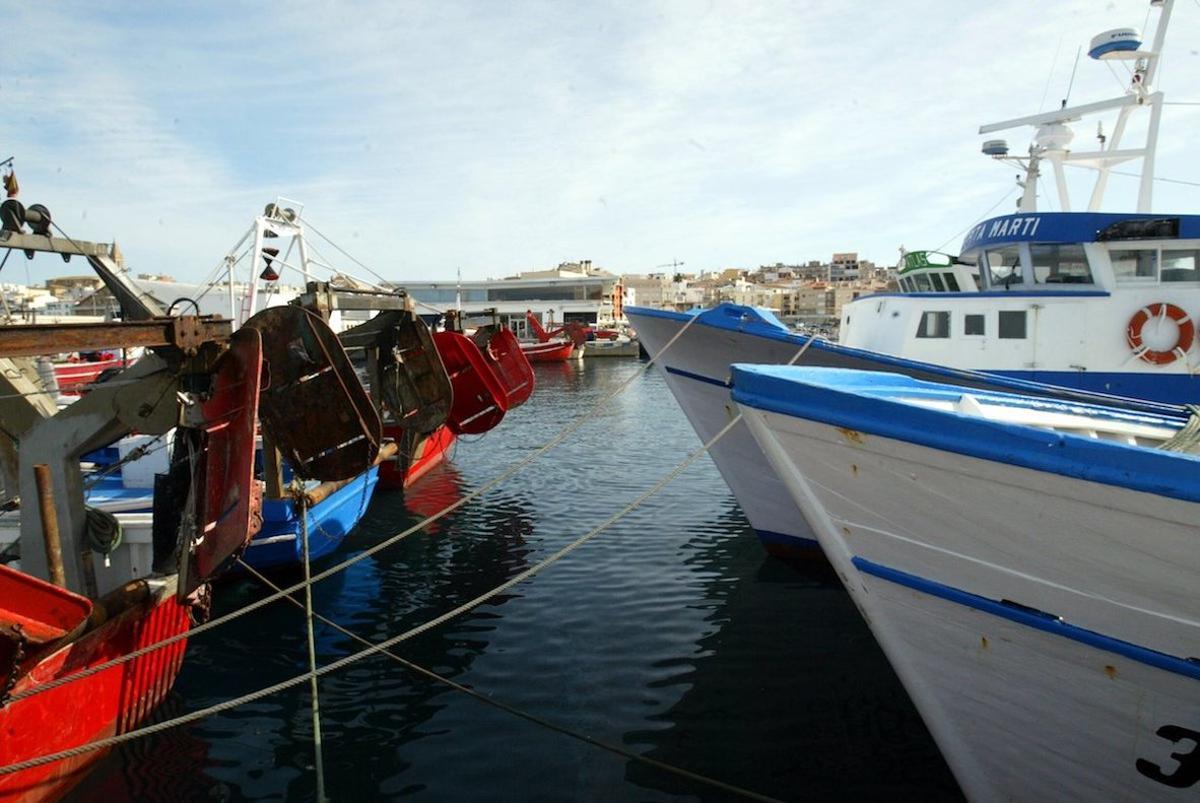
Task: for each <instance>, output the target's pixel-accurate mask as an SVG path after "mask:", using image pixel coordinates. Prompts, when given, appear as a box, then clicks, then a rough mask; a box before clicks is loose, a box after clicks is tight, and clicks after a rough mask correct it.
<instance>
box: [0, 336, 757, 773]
mask: <svg viewBox="0 0 1200 803" xmlns="http://www.w3.org/2000/svg"><path fill="white" fill-rule="evenodd" d="M660 353H661V352H660ZM635 376H636V374H635ZM741 420H742V416H741V414H740V413H739V414H738V415H737V416H736V417H734V418H733V419H732V420H731V421H730V422H729V423H727V424H726V425H725V426H724V427H722V428H721V431H720V432H718V433H717V434H716V435H715V436H713V437H712V438H711V439H710V440H709V441H708V442H707V443H705V444H703V445H702V446H700V447H699V448H697V449H694V450H693V451H692V452H691V453H690V454H689V455H688V456H687V457H686V458H685V459H684V460H683V462H682V463H680V464H679V465H678V466H676V467H675V468H674V469H672V470H671V471H670V472H669V473H668V474H667V475H666V476H665V477H663V478H662V479H661V480H659V481H658V482H657V483H655V484H654V485H653V486H652V487H651V488H650V490H648V491H645V492H643V493H642V494H641V495H640V496H638V497H637V498H636V499H635V500H633V501H632V502H630V503H629V504H627V505H626V506H625V507H623V508H622V509H621V510H619V511H618V512H617V513H615V514H613V515H612V516H609V517H608V518H607V519H605V520H604V521H603V522H601V523H600V524H599V525H598V526H596V527H594V528H592V529H591V530H589V531H588V532H586V533H584V534H583V535H581V536H580V537H578V538H576V539H575V540H574V541H572V542H571V543H569V544H567V545H566V546H565V547H563V548H562V549H559V550H558V551H557V552H554V553H553V554H551V555H550V556H549V557H547V558H545V559H544V560H541V561H539V562H538V563H535V564H534V565H533V566H530V567H529V568H528V569H526V570H525V571H523V572H519V573H518V574H516V575H514V576H513V577H511V578H510V579H509V580H507V581H506V582H504V583H501V584H500V585H498V586H496V587H495V588H493V589H491V590H490V591H486V592H484V593H483V594H480V595H479V596H477V597H475V598H474V599H472V600H469V601H467V602H464V603H463V604H462V605H459V606H458V607H456V608H453V609H451V610H449V611H447V612H445V613H443V614H441V615H440V616H437V617H435V618H433V619H430V620H429V621H427V622H425V623H424V624H421V625H418V626H416V627H414V628H411V629H409V630H406V631H405V632H403V633H401V634H399V635H397V636H392V637H391V638H389V639H386V640H384V641H381V642H379V643H378V644H375V645H372V646H371V647H367V648H366V649H363V650H360V651H358V652H356V653H352V654H350V655H347V656H346V657H344V658H340V659H338V660H337V661H334V662H333V663H330V664H326V665H325V666H323V667H321V668H319V669H316V668H313V669H310V670H309V671H308V672H305V673H304V674H302V675H296V676H295V677H292V678H289V679H287V680H284V681H281V682H279V683H276V684H274V685H272V686H267V687H265V688H262V689H259V690H258V691H254V692H250V693H249V694H244V695H242V696H241V697H235V698H233V699H230V700H225V701H224V702H221V703H216V704H215V705H211V706H209V707H207V708H203V709H201V710H199V711H193V712H191V713H188V714H184V715H182V716H179V717H175V718H174V719H168V720H163V721H162V722H157V723H155V724H153V725H148V726H146V727H144V728H139V729H137V730H132V731H129V732H127V733H122V734H119V735H116V736H110V737H108V738H106V739H97V740H96V741H93V742H87V743H85V744H81V745H78V746H77V747H72V748H69V749H67V750H61V751H59V752H57V753H50V754H47V755H44V756H37V757H36V758H30V759H26V760H25V761H18V762H15V763H13V764H8V765H6V766H3V767H0V775H10V774H12V773H14V772H21V771H22V770H27V769H31V768H33V767H40V766H42V765H43V764H50V763H52V762H55V761H61V760H62V759H65V758H73V757H75V756H79V755H83V754H84V753H88V752H91V751H94V750H103V749H105V748H108V747H114V746H116V745H118V744H123V743H125V742H128V741H132V740H134V739H138V738H141V737H143V736H150V735H153V734H155V733H159V732H161V731H165V730H169V729H171V728H174V727H178V726H179V725H185V724H187V723H189V722H195V721H196V720H198V719H204V718H205V717H208V716H211V715H213V714H219V713H221V712H222V711H228V710H230V709H233V708H237V707H238V706H242V705H245V704H247V703H252V702H255V701H256V700H261V699H262V698H264V697H269V696H270V695H272V694H275V693H276V692H280V691H284V690H286V689H290V688H292V687H294V686H298V685H300V684H301V683H303V682H304V681H306V680H309V679H310V678H312V679H313V680H314V681H315V679H316V678H319V677H322V676H324V675H328V674H330V673H331V672H336V671H337V670H339V669H343V668H345V667H347V666H350V665H351V664H354V663H357V662H359V661H361V660H363V659H365V658H368V657H370V656H372V655H375V654H376V653H380V652H383V651H384V650H387V649H388V648H389V647H393V646H395V645H397V644H399V643H400V642H402V641H407V640H408V639H411V638H413V637H414V636H419V635H421V634H422V633H424V632H426V631H428V630H432V629H433V628H435V627H437V626H438V625H441V624H444V623H445V622H448V621H450V620H451V619H454V618H455V617H457V616H459V615H461V614H463V613H465V612H467V611H469V610H471V609H472V608H476V607H478V606H479V605H482V604H483V603H485V602H488V601H489V600H491V599H493V598H494V597H497V596H499V595H500V594H503V593H504V592H505V591H508V590H509V589H510V588H512V587H513V586H515V585H517V584H518V583H521V582H523V581H524V580H527V579H528V578H530V577H533V576H534V575H536V574H538V573H539V572H541V571H542V570H544V569H546V568H548V567H550V566H553V565H554V564H555V563H557V562H558V561H559V560H561V559H562V558H564V557H566V556H567V555H569V554H571V553H572V552H574V551H575V550H577V549H579V548H580V547H581V546H583V545H584V544H586V543H587V542H588V541H591V540H592V539H593V538H595V537H596V536H597V535H599V534H600V533H601V532H603V531H604V530H605V529H607V528H608V527H609V526H611V525H612V524H613V522H615V521H617V520H618V519H620V518H621V517H622V516H625V515H626V514H628V513H629V512H630V511H632V510H634V509H636V508H637V507H638V506H639V505H641V504H642V503H643V502H644V501H646V500H647V499H649V498H650V497H651V496H653V495H654V494H656V493H658V492H659V491H660V490H662V489H663V488H665V487H666V486H667V485H668V484H669V483H671V482H672V481H674V480H675V479H676V478H677V477H678V476H679V475H680V474H682V473H683V472H684V471H685V470H687V468H688V467H689V466H691V464H692V463H694V462H695V461H696V460H697V459H698V458H699V457H700V456H701V455H704V454H707V453H708V450H709V449H710V448H712V446H713V445H714V444H715V443H716V442H717V441H719V440H720V439H721V438H723V437H724V436H725V433H727V432H729V430H731V429H732V428H733V427H734V425H736V424H737V423H738V422H740V421H741ZM451 507H453V506H451ZM447 509H449V508H447ZM319 577H320V575H317V578H319ZM317 578H314V580H315V579H317ZM311 584H312V582H311V581H310V582H309V583H308V585H309V586H311ZM304 585H305V584H304V583H301V584H299V585H298V586H293V587H291V588H288V589H284V590H282V591H278V592H276V593H274V594H272V595H271V597H270V598H269V599H272V600H275V599H280V598H282V597H284V596H287V595H289V594H291V593H292V592H293V591H296V590H297V589H298V588H300V587H302V586H304ZM243 610H246V609H243ZM214 621H216V620H214ZM210 624H211V622H210ZM200 629H201V628H196V629H195V630H194V631H193V633H195V632H197V631H199V630H200ZM187 635H188V634H187V633H186V632H185V633H183V634H180V636H181V637H186V636H187ZM175 640H178V639H175ZM170 641H171V639H164V641H162V642H159V644H166V643H168V642H170ZM153 646H157V645H153ZM148 651H149V648H147V649H144V650H138V651H137V652H135V653H130V654H129V656H125V659H126V660H129V659H130V657H132V656H135V655H137V654H139V653H143V654H144V653H145V652H148ZM109 663H113V662H109ZM101 668H104V667H103V665H101V666H99V667H93V668H92V670H88V671H89V672H91V671H99V670H100V669H101ZM83 675H84V673H83V672H80V673H77V674H75V675H72V676H70V677H69V678H65V679H64V680H73V679H78V678H80V677H81V676H83ZM59 685H61V684H59ZM49 686H50V684H46V685H45V686H42V687H40V689H39V690H41V691H44V690H45V689H46V688H47V687H49ZM29 696H30V694H24V695H19V696H18V695H15V694H14V695H12V697H11V698H10V702H15V701H17V700H18V699H25V698H26V697H29Z"/></svg>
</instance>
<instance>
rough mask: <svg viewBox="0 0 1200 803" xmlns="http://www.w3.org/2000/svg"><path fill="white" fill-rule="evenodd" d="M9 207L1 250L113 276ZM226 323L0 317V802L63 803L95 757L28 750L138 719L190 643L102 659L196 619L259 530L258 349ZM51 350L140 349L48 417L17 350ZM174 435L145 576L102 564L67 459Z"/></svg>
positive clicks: (95, 258) (51, 402) (58, 746)
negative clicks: (14, 542)
mask: <svg viewBox="0 0 1200 803" xmlns="http://www.w3.org/2000/svg"><path fill="white" fill-rule="evenodd" d="M46 215H47V217H48V212H47V213H46ZM4 217H5V228H4V231H3V234H0V247H2V248H8V249H18V250H21V251H24V252H26V253H29V252H34V253H37V252H46V253H54V254H57V255H60V256H61V255H71V256H82V257H84V258H86V259H87V260H88V261H89V262H91V263H92V264H93V265H98V267H99V269H100V270H102V271H103V272H106V273H107V274H108V275H107V279H106V281H111V282H113V283H114V284H115V285H116V286H118V287H123V286H124V285H125V282H126V280H127V277H126V276H125V275H124V273H123V271H122V270H121V268H120V266H119V265H118V264H117V263H116V262H115V261H114V260H113V259H112V249H111V248H110V247H107V246H104V245H102V244H96V243H88V242H85V241H81V240H76V239H65V238H62V239H60V238H52V237H50V236H48V235H46V234H39V233H36V232H35V233H33V234H28V233H25V232H24V231H23V228H24V226H23V225H21V223H22V219H21V218H22V216H21V212H20V210H17V209H14V208H13V207H11V206H10V207H9V208H8V209H6V210H5V215H4ZM130 292H133V291H132V290H131V291H130ZM230 332H231V326H230V322H229V321H221V320H216V319H212V318H203V317H174V318H165V317H154V316H142V317H139V318H138V319H136V320H130V321H126V322H120V323H104V324H86V325H79V324H66V325H62V324H52V325H29V326H3V327H0V367H2V369H3V370H0V389H2V390H3V393H0V424H2V425H3V426H2V430H3V432H4V438H3V442H2V443H0V456H2V459H0V464H2V467H3V471H4V488H5V490H6V492H7V494H8V496H9V497H10V500H9V501H10V504H20V507H21V512H22V516H21V529H20V544H21V554H20V569H19V570H18V569H16V568H15V567H14V565H13V564H12V563H9V564H7V565H3V566H0V690H2V692H0V733H2V734H3V738H2V739H0V768H4V771H3V772H0V799H5V800H9V799H12V800H38V799H55V798H58V797H61V796H62V795H63V794H64V793H65V792H66V791H68V790H69V789H70V788H71V787H72V786H73V785H74V784H75V783H76V782H77V781H78V780H79V779H80V778H81V777H82V776H83V774H84V773H85V772H86V771H87V770H88V769H89V768H90V767H91V766H92V765H93V764H94V763H95V762H96V761H97V760H98V759H99V758H100V757H101V756H103V755H104V750H102V749H98V750H85V751H83V752H80V753H78V754H75V755H73V756H71V757H68V758H62V759H59V760H55V761H50V762H47V763H35V762H34V760H36V759H38V758H40V757H43V756H49V755H54V754H57V753H58V752H60V751H64V750H69V749H73V748H77V747H80V746H85V745H87V743H89V742H93V741H96V740H98V739H102V738H104V737H107V736H111V735H114V734H120V733H124V732H127V731H129V730H131V729H133V728H135V727H136V726H137V725H138V724H139V723H140V722H141V721H142V720H144V719H145V717H146V716H147V715H148V714H149V713H150V712H151V711H152V710H153V709H154V707H155V706H156V705H157V704H158V703H159V702H160V701H161V700H162V699H163V696H164V695H165V694H166V693H167V691H168V689H169V688H170V687H171V684H172V682H173V681H174V679H175V676H176V674H177V673H178V671H179V667H180V665H181V662H182V660H183V653H184V649H185V644H186V642H185V640H184V639H182V638H180V639H179V640H177V641H174V642H172V643H171V644H169V645H167V646H165V647H163V648H161V649H158V650H155V651H152V652H149V653H146V654H145V655H141V656H139V657H137V658H134V659H132V660H127V661H125V662H124V663H118V664H114V665H112V666H108V667H107V668H104V669H99V668H100V667H101V665H104V664H106V663H107V662H109V661H110V660H112V659H115V658H120V657H121V656H126V655H129V654H131V653H132V652H133V651H135V650H139V649H141V648H144V647H148V646H151V645H153V644H156V643H158V642H159V641H161V640H163V639H166V638H170V637H182V636H184V635H185V634H186V633H187V630H188V628H189V626H190V622H191V618H192V615H193V614H196V615H203V609H204V608H205V606H206V600H207V591H206V589H207V582H208V580H209V579H210V578H212V577H214V576H215V575H216V574H218V573H219V572H220V571H222V570H223V569H224V568H225V567H226V566H227V565H228V562H229V560H230V559H231V558H232V556H233V555H235V554H236V553H237V552H239V551H240V550H241V549H242V548H243V547H244V545H245V543H246V542H247V541H248V540H249V538H250V536H251V535H252V534H253V532H254V527H255V525H256V521H257V515H258V506H259V497H258V494H257V492H256V488H255V486H254V483H253V478H252V473H253V457H254V420H255V414H256V411H257V409H258V401H259V379H260V377H261V376H262V373H263V372H262V353H263V352H262V342H261V339H260V337H259V335H258V333H256V332H253V331H246V332H239V333H238V334H236V335H231V333H230ZM64 343H72V344H75V347H81V348H82V347H88V348H98V347H100V346H101V345H113V344H116V345H120V346H128V347H134V346H143V347H146V348H148V349H149V352H150V353H148V354H147V355H146V356H145V357H143V358H142V360H140V361H139V362H138V363H137V364H136V365H134V366H131V367H129V368H126V369H124V370H122V372H121V373H120V374H119V376H118V377H117V379H118V380H119V381H114V382H112V383H109V384H108V385H99V386H96V387H94V388H92V389H91V391H90V392H89V393H88V394H87V395H85V396H82V397H80V398H79V399H77V400H76V401H74V402H73V403H71V404H69V405H67V406H66V407H64V408H63V409H61V410H60V409H59V407H58V404H57V399H56V398H54V396H53V395H52V394H51V393H49V392H47V391H46V390H43V389H42V385H41V381H40V379H41V378H40V377H39V375H38V371H37V368H36V366H35V365H34V363H33V361H32V360H31V359H29V358H30V357H34V356H37V355H39V354H42V353H44V352H45V351H46V350H47V348H54V349H58V348H61V347H62V344H64ZM172 428H173V429H174V430H175V438H176V442H177V444H180V450H179V452H178V453H179V454H180V455H181V456H182V457H181V459H179V460H177V461H175V462H174V463H173V464H172V467H171V470H170V472H169V474H168V475H167V477H165V478H164V482H163V483H162V484H161V486H160V487H159V488H158V493H156V495H155V511H154V513H153V521H152V528H153V529H152V535H153V541H152V552H153V553H154V554H153V563H154V565H153V566H152V567H151V571H150V572H148V575H147V576H144V577H140V578H139V577H133V576H128V575H126V576H121V574H120V572H119V571H108V572H106V571H103V570H102V567H104V568H110V567H107V566H105V564H106V563H110V562H111V563H114V564H116V565H117V566H120V565H121V564H120V562H119V561H109V560H107V558H108V557H110V556H107V555H106V554H105V549H106V545H105V544H104V543H103V540H102V539H100V538H98V534H97V533H96V532H95V531H94V520H93V518H92V517H91V516H90V515H89V511H88V510H87V509H86V507H85V504H84V497H83V492H82V477H81V467H80V463H79V457H80V455H81V454H83V453H85V452H87V451H89V450H90V449H91V448H94V447H95V446H100V445H104V444H105V443H111V442H113V441H115V440H116V439H118V438H120V437H122V436H123V435H125V434H127V433H129V432H131V431H132V430H134V429H136V430H138V431H140V432H144V433H150V434H154V433H165V432H167V431H169V430H171V429H172ZM88 670H92V672H93V673H92V674H88V675H84V674H83V673H84V672H86V671H88ZM96 670H99V671H96ZM75 676H79V677H78V678H77V679H72V678H75ZM64 680H67V681H69V682H66V683H62V685H55V684H56V683H60V682H61V681H64Z"/></svg>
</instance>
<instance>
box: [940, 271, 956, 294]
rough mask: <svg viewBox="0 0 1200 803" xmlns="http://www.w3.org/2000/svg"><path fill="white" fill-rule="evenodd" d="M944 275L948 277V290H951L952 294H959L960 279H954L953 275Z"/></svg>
mask: <svg viewBox="0 0 1200 803" xmlns="http://www.w3.org/2000/svg"><path fill="white" fill-rule="evenodd" d="M942 275H943V276H945V277H946V289H947V290H950V291H951V292H954V293H957V292H958V279H956V278H954V274H953V273H943V274H942Z"/></svg>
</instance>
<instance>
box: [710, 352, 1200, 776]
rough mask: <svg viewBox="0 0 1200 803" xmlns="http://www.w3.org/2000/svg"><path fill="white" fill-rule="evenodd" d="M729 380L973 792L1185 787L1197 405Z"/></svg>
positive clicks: (1192, 648) (869, 376) (1196, 697)
mask: <svg viewBox="0 0 1200 803" xmlns="http://www.w3.org/2000/svg"><path fill="white" fill-rule="evenodd" d="M733 399H734V401H735V402H736V403H737V405H738V409H739V410H740V411H741V412H742V414H743V415H744V416H745V420H746V422H747V424H748V425H749V428H750V431H751V432H752V434H753V436H754V438H755V439H756V440H757V441H758V443H759V445H760V446H761V447H762V450H763V453H764V454H765V455H766V458H767V459H768V460H769V461H770V463H771V465H772V466H773V468H774V470H775V472H776V473H777V475H778V476H779V477H780V478H782V480H783V483H784V485H785V487H786V488H787V491H788V492H789V494H790V495H791V497H792V499H793V500H794V501H795V503H796V505H797V507H798V508H799V510H800V511H801V513H802V514H803V515H804V516H805V518H806V519H807V522H808V524H809V525H810V526H811V529H812V531H813V532H814V533H815V534H816V536H817V538H818V539H819V540H820V543H821V546H822V548H823V549H824V551H825V554H826V555H827V556H828V557H829V560H830V562H831V563H832V564H833V567H834V568H835V569H836V571H837V573H838V575H839V577H841V579H842V582H843V584H844V585H845V587H846V590H847V591H848V592H849V593H850V594H851V596H852V597H853V598H854V601H855V603H856V604H857V605H858V607H859V609H860V610H861V611H862V613H863V615H864V617H865V618H866V620H867V622H868V624H869V625H870V627H871V630H872V632H873V633H874V635H875V637H876V639H877V640H878V641H879V643H880V645H881V646H882V647H883V650H884V652H885V653H886V654H887V657H888V659H889V660H890V661H891V663H892V665H893V667H894V668H895V670H896V673H897V674H898V675H899V677H900V679H901V680H902V681H903V683H904V685H905V687H906V688H907V689H908V691H909V694H910V695H911V696H912V698H913V702H914V703H916V705H917V708H918V709H919V710H920V712H921V714H922V716H923V717H924V719H925V722H926V724H927V725H928V726H929V730H930V731H931V733H932V734H933V737H934V739H935V740H936V741H937V743H938V745H939V747H940V748H941V751H942V753H943V754H944V755H945V757H946V760H947V762H948V763H949V765H950V768H951V769H952V770H953V772H954V774H955V776H956V778H957V779H958V782H959V783H960V784H961V786H962V788H963V790H964V792H966V794H967V796H968V797H969V798H970V799H972V800H1036V799H1048V798H1056V799H1074V800H1089V799H1090V800H1096V799H1101V798H1103V799H1113V800H1194V799H1195V796H1196V794H1197V792H1200V704H1198V701H1200V582H1198V579H1200V550H1197V548H1196V546H1197V540H1196V536H1197V530H1196V521H1197V519H1198V518H1200V481H1198V480H1197V477H1200V453H1198V451H1197V450H1198V449H1200V418H1197V417H1195V416H1193V417H1192V418H1191V419H1190V420H1189V418H1188V416H1187V415H1186V414H1169V415H1168V414H1153V413H1146V412H1142V411H1139V410H1138V409H1136V408H1132V407H1130V406H1127V405H1115V406H1100V405H1092V404H1083V403H1078V402H1067V401H1054V400H1049V399H1046V398H1045V397H1041V396H1031V395H1019V394H1010V393H993V392H986V391H978V390H974V389H971V388H964V387H961V386H956V385H950V384H939V383H932V382H924V381H920V380H916V379H913V378H911V377H908V376H904V375H900V374H892V373H879V372H864V371H854V370H838V369H829V368H807V367H798V366H762V365H746V364H740V365H735V366H734V367H733Z"/></svg>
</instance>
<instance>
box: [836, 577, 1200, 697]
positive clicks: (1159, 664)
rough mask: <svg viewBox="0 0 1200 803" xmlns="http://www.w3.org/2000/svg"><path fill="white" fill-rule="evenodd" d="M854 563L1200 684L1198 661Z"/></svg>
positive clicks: (927, 591) (899, 582)
mask: <svg viewBox="0 0 1200 803" xmlns="http://www.w3.org/2000/svg"><path fill="white" fill-rule="evenodd" d="M850 561H851V563H853V564H854V566H855V568H857V569H858V570H859V571H860V572H862V573H863V574H868V575H871V576H873V577H878V578H880V579H882V580H887V581H888V582H891V583H895V584H897V585H901V586H904V587H906V588H911V589H913V590H914V591H920V592H922V593H925V594H929V595H931V596H934V597H938V598H940V599H944V600H946V601H948V602H953V603H956V604H958V605H963V606H966V607H968V608H974V609H975V610H977V611H982V612H983V613H987V614H991V615H992V616H998V617H1000V618H1001V619H1007V620H1008V621H1010V622H1016V623H1017V624H1020V625H1025V626H1026V627H1031V628H1034V629H1035V630H1041V631H1042V632H1044V633H1049V634H1051V635H1054V636H1059V637H1060V638H1066V639H1070V640H1072V641H1077V642H1079V643H1081V644H1086V645H1088V646H1089V647H1095V648H1097V649H1100V650H1104V651H1106V652H1111V653H1114V654H1116V655H1122V656H1124V657H1126V658H1130V659H1132V660H1134V661H1137V662H1138V663H1141V664H1146V665H1147V666H1152V667H1154V668H1156V669H1162V670H1164V671H1167V672H1172V673H1174V674H1176V675H1183V676H1184V677H1188V678H1191V679H1193V680H1200V661H1197V659H1195V658H1181V657H1179V656H1175V655H1171V654H1169V653H1165V652H1160V651H1158V650H1154V649H1151V648H1149V647H1143V646H1142V645H1140V644H1134V643H1133V642H1130V641H1125V640H1124V639H1119V638H1115V637H1113V636H1108V635H1105V634H1103V633H1098V632H1096V631H1094V630H1088V629H1086V628H1083V627H1079V626H1078V625H1073V624H1069V623H1067V622H1065V621H1063V620H1062V619H1060V618H1058V617H1055V616H1051V615H1046V614H1039V613H1036V612H1033V611H1027V610H1022V609H1020V608H1017V607H1014V606H1012V605H1005V604H1004V603H1003V602H1001V601H999V600H994V599H989V598H988V597H981V596H979V595H978V594H972V593H971V592H969V591H963V590H962V589H960V588H955V587H954V586H949V585H945V584H943V583H939V582H936V581H934V580H929V579H927V578H924V577H920V576H918V575H915V574H909V573H908V572H904V571H901V570H899V569H894V568H892V567H890V566H885V565H883V564H881V563H875V562H874V561H871V560H867V559H866V558H863V557H860V556H858V555H855V556H854V557H853V558H851V559H850Z"/></svg>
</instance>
